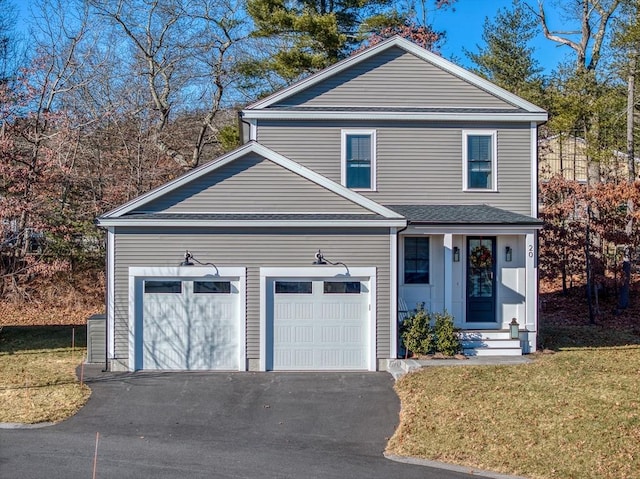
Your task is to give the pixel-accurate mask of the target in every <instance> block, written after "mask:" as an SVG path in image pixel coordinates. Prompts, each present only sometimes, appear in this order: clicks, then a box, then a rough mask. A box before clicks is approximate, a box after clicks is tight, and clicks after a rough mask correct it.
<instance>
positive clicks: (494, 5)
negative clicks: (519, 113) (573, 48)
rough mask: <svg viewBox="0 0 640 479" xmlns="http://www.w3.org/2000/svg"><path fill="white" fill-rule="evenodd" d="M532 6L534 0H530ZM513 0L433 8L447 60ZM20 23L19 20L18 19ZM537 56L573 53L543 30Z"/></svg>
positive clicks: (548, 65)
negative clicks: (550, 39)
mask: <svg viewBox="0 0 640 479" xmlns="http://www.w3.org/2000/svg"><path fill="white" fill-rule="evenodd" d="M529 1H530V2H532V4H533V5H535V4H537V1H535V0H529ZM32 3H35V0H14V4H15V5H16V7H18V9H19V11H20V13H21V15H23V16H25V17H26V16H27V15H28V9H29V5H30V4H32ZM510 5H511V0H458V1H457V2H456V3H455V4H454V8H453V9H452V8H446V9H440V10H432V11H431V12H430V16H429V18H430V19H431V21H432V22H433V24H434V27H435V29H436V30H441V31H442V30H443V31H446V33H447V37H446V42H445V43H444V45H443V46H442V49H441V51H440V53H441V54H442V55H443V56H444V57H445V58H447V59H452V60H453V61H454V62H455V63H458V64H460V65H462V66H464V67H469V66H471V65H470V62H469V60H468V59H467V58H466V56H465V54H464V51H463V47H464V48H466V49H467V50H470V51H472V52H475V51H477V47H476V45H481V44H482V25H483V23H484V19H485V17H489V18H491V17H492V16H494V15H495V13H496V12H497V11H498V9H500V8H503V7H507V8H508V7H510ZM553 13H554V12H553V9H549V11H548V17H549V18H548V20H549V22H550V25H551V27H552V28H553V27H554V26H556V27H557V26H558V21H559V20H558V18H557V16H555V17H554V15H553ZM18 24H19V25H20V21H19V22H18ZM532 46H533V47H534V49H535V53H534V56H535V57H536V59H537V60H538V61H539V62H540V65H541V66H542V67H543V68H544V73H547V74H548V73H551V71H552V70H553V69H554V68H555V67H556V65H557V64H558V62H559V61H560V60H561V59H563V58H564V57H565V56H566V55H567V54H569V53H570V49H569V48H568V47H558V46H556V44H555V43H553V42H551V41H549V40H547V39H545V38H544V37H543V35H542V33H540V34H539V35H538V37H537V38H536V39H535V40H534V41H533V43H532Z"/></svg>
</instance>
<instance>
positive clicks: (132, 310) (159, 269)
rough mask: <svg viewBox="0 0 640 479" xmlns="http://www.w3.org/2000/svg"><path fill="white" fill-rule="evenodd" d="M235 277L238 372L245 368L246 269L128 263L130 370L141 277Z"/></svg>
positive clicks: (133, 360) (133, 352) (130, 368)
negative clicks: (236, 287) (238, 320)
mask: <svg viewBox="0 0 640 479" xmlns="http://www.w3.org/2000/svg"><path fill="white" fill-rule="evenodd" d="M207 277H216V278H237V281H238V294H239V296H240V297H239V302H240V308H239V312H240V318H239V319H240V324H239V325H238V330H239V331H238V365H239V367H238V371H246V369H247V360H246V343H247V338H246V330H247V309H246V304H247V290H246V284H247V270H246V268H242V267H228V266H221V267H219V268H217V273H216V270H215V269H213V268H211V267H208V266H129V326H128V327H129V366H128V369H129V371H135V367H136V357H135V355H136V353H135V350H136V348H135V347H136V331H135V329H136V319H137V318H136V312H137V308H136V294H137V285H138V284H139V282H140V281H141V280H142V279H143V278H207Z"/></svg>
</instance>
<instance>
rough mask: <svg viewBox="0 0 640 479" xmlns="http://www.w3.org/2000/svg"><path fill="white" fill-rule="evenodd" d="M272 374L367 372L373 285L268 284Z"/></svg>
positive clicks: (285, 281)
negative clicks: (340, 371) (299, 371)
mask: <svg viewBox="0 0 640 479" xmlns="http://www.w3.org/2000/svg"><path fill="white" fill-rule="evenodd" d="M267 287H268V289H269V293H270V298H271V301H270V302H269V303H270V304H269V307H270V309H271V315H270V317H271V326H272V327H271V328H269V329H270V333H271V334H270V336H272V337H271V338H268V342H269V343H271V348H270V349H271V351H270V355H269V356H270V357H269V359H268V361H267V369H274V370H366V369H367V357H368V354H369V339H368V338H369V317H370V314H369V313H370V292H369V280H368V279H352V278H349V279H348V280H340V279H335V278H322V279H318V278H274V279H271V280H270V281H269V282H268V286H267Z"/></svg>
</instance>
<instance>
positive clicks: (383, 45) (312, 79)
mask: <svg viewBox="0 0 640 479" xmlns="http://www.w3.org/2000/svg"><path fill="white" fill-rule="evenodd" d="M397 38H399V37H397ZM394 39H395V38H390V39H389V40H385V41H383V42H380V43H379V44H377V45H375V46H373V47H371V48H367V49H366V50H363V51H362V52H359V53H356V54H355V55H352V56H350V57H348V58H345V59H344V60H342V61H339V62H338V63H334V64H333V65H330V66H328V67H327V68H325V69H324V70H320V71H319V72H318V73H315V74H313V75H310V76H308V77H306V78H303V79H302V80H300V81H298V82H296V83H294V84H293V85H291V86H289V87H287V88H284V89H282V90H280V91H278V92H276V93H274V94H272V95H269V96H268V97H266V98H263V99H262V100H259V101H257V102H255V103H252V104H250V105H249V106H248V107H247V108H248V109H255V108H266V107H268V106H271V105H273V104H274V103H277V102H279V101H280V100H283V99H285V98H287V97H290V96H292V95H295V94H296V93H298V92H300V91H303V90H305V89H306V88H309V87H311V86H313V85H316V84H317V83H320V82H321V81H322V80H324V79H325V78H328V77H330V76H332V75H335V74H337V73H340V72H341V71H343V70H346V69H347V68H349V67H350V66H352V65H355V64H357V63H360V62H361V61H364V60H366V59H368V58H371V57H372V56H374V55H376V54H377V53H378V52H381V51H384V50H386V49H387V48H390V47H392V46H394V45H395V42H393V40H394ZM405 41H406V40H405Z"/></svg>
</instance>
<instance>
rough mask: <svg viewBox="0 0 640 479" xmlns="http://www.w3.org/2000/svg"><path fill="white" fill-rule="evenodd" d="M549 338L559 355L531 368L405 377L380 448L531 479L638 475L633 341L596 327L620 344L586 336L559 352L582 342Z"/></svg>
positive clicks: (637, 371) (639, 410) (639, 401)
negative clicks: (393, 422) (397, 413)
mask: <svg viewBox="0 0 640 479" xmlns="http://www.w3.org/2000/svg"><path fill="white" fill-rule="evenodd" d="M587 331H588V332H590V333H591V334H594V333H596V331H594V329H593V328H591V329H588V330H587ZM548 333H550V336H549V335H548V336H547V340H548V341H549V337H555V338H556V340H557V342H556V345H557V346H558V348H559V352H557V353H556V354H548V355H547V354H544V355H543V354H541V355H538V356H537V357H536V359H535V361H534V362H533V363H531V364H526V365H519V366H462V367H457V368H426V369H423V370H421V371H419V372H417V373H414V374H410V375H408V376H405V377H404V378H403V379H402V380H400V381H399V382H398V383H397V384H396V390H397V392H398V394H399V396H400V399H401V401H402V411H401V418H400V426H399V427H398V429H397V431H396V433H395V434H394V436H393V437H392V438H391V440H390V442H389V444H388V448H387V452H388V453H390V454H397V455H401V456H412V457H421V458H425V459H432V460H439V461H444V462H452V463H456V464H462V465H465V466H469V467H472V468H473V467H475V468H482V469H487V470H492V471H496V472H502V473H509V474H517V475H522V476H526V477H531V478H546V479H548V478H576V479H577V478H580V479H586V478H599V479H608V478H610V479H614V478H615V479H622V478H640V346H638V344H637V343H638V338H637V337H635V336H634V335H633V334H630V335H629V336H628V337H627V336H625V335H624V334H626V333H624V334H622V335H620V334H618V333H611V332H606V331H597V334H596V336H598V335H600V336H602V337H601V339H605V338H609V339H610V340H611V341H609V342H612V343H615V344H624V343H627V342H628V345H626V346H603V347H598V346H597V344H598V343H594V344H591V343H592V337H591V336H589V337H588V338H584V339H586V343H588V345H587V347H564V346H566V345H567V344H572V343H575V344H577V345H580V344H584V343H585V341H583V342H581V341H580V340H579V336H580V333H579V332H575V331H574V334H573V335H570V337H569V338H568V337H567V335H566V333H567V332H566V331H564V333H565V335H564V336H563V335H561V334H558V333H559V331H555V332H553V331H549V332H548ZM628 340H630V341H628ZM609 342H607V341H605V342H604V344H609Z"/></svg>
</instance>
